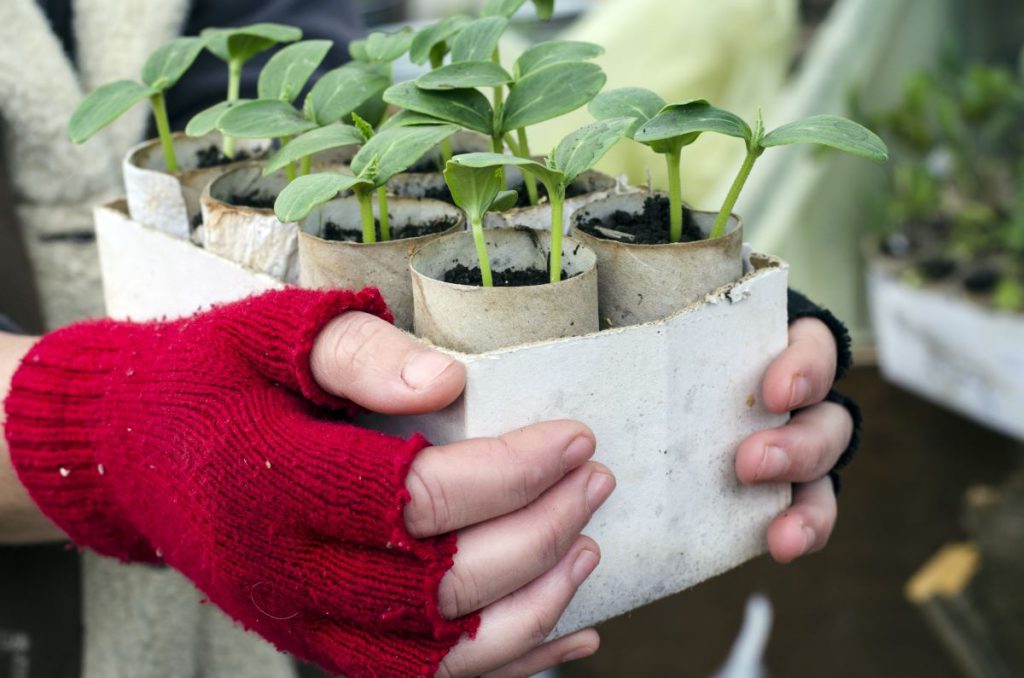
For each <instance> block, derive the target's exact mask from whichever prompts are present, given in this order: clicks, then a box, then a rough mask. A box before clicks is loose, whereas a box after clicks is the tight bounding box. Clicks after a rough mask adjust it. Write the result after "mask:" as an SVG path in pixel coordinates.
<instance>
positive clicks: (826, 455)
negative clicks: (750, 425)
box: [736, 318, 853, 563]
mask: <svg viewBox="0 0 1024 678" xmlns="http://www.w3.org/2000/svg"><path fill="white" fill-rule="evenodd" d="M835 374H836V343H835V339H834V338H833V336H832V333H831V332H830V331H829V329H828V328H827V327H826V326H825V324H824V323H822V322H821V321H820V320H816V319H814V318H801V319H799V320H797V321H796V322H794V323H793V324H792V325H790V327H789V347H788V348H787V349H786V350H785V351H783V353H782V355H780V356H779V357H778V358H777V359H776V360H775V361H774V362H773V363H772V364H771V365H770V366H769V367H768V371H767V372H766V373H765V377H764V384H763V387H762V398H763V399H764V404H765V406H766V407H767V408H768V409H769V410H770V411H772V412H778V413H783V412H789V411H792V410H797V409H799V410H800V412H799V413H797V414H796V415H794V416H793V418H792V419H791V420H790V421H789V422H788V423H787V424H786V425H785V426H783V427H781V428H777V429H769V430H766V431H758V432H757V433H755V434H753V435H751V436H750V437H749V438H747V439H746V440H744V441H743V443H741V444H740V447H739V450H738V452H737V454H736V474H737V476H739V479H740V481H741V482H743V483H746V484H756V483H778V482H791V483H794V488H793V504H792V506H790V507H789V509H787V510H786V511H785V512H784V513H782V515H780V516H778V517H777V518H776V519H775V520H774V521H773V522H772V523H771V525H769V527H768V550H769V551H770V552H771V554H772V557H773V558H775V560H777V561H778V562H780V563H788V562H790V561H792V560H794V559H796V558H798V557H800V556H802V555H806V554H809V553H813V552H815V551H818V550H820V549H822V548H823V547H824V546H825V544H826V543H828V539H829V536H830V535H831V534H832V528H833V527H834V526H835V523H836V497H835V492H834V491H833V489H832V481H831V479H830V478H829V477H828V472H829V471H830V470H831V469H832V467H833V466H835V463H836V461H837V460H838V459H839V456H840V455H841V454H842V453H843V451H844V450H845V449H846V447H847V446H848V445H849V443H850V437H851V436H852V435H853V419H852V418H851V417H850V413H849V412H848V411H847V410H846V408H845V407H842V406H841V405H837V404H835V403H831V402H823V401H824V399H825V396H826V395H828V392H829V390H830V389H831V388H832V382H833V381H834V379H835Z"/></svg>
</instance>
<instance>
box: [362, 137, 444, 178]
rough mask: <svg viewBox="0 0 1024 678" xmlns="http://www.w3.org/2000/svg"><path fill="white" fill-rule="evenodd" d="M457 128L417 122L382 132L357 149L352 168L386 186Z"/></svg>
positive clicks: (363, 176)
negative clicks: (392, 178)
mask: <svg viewBox="0 0 1024 678" xmlns="http://www.w3.org/2000/svg"><path fill="white" fill-rule="evenodd" d="M457 131H459V128H458V127H457V126H456V125H417V126H413V127H395V128H393V129H389V130H385V131H383V132H379V133H378V134H377V135H376V136H375V137H373V138H372V139H370V140H369V141H367V142H366V144H365V145H364V146H363V147H362V148H361V149H359V152H358V153H356V157H354V158H353V159H352V171H353V172H355V173H356V175H357V176H359V177H361V178H363V179H366V180H367V181H369V182H371V183H372V184H373V185H374V187H379V186H383V185H384V184H386V183H387V181H388V179H390V178H391V177H393V176H395V175H396V174H398V173H399V172H402V171H404V170H406V169H408V168H409V166H410V165H412V164H414V163H415V162H416V161H417V160H419V159H420V158H422V157H423V156H424V155H425V154H426V153H427V151H429V150H430V149H432V148H434V147H435V146H437V145H438V144H439V143H441V142H442V141H444V140H445V139H447V138H448V137H450V136H451V135H453V134H455V133H456V132H457Z"/></svg>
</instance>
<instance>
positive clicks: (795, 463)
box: [736, 402, 853, 485]
mask: <svg viewBox="0 0 1024 678" xmlns="http://www.w3.org/2000/svg"><path fill="white" fill-rule="evenodd" d="M852 435H853V418H852V417H851V416H850V412H849V411H848V410H847V409H846V408H845V407H843V406H841V405H837V404H835V403H832V402H824V403H819V404H817V405H814V406H813V407H808V408H807V409H805V410H801V411H800V412H798V413H797V414H796V415H794V416H793V418H792V419H790V421H789V423H787V424H786V425H785V426H783V427H781V428H774V429H768V430H765V431H758V432H757V433H754V434H753V435H751V436H750V437H748V438H747V439H746V440H744V441H743V442H742V443H740V447H739V450H737V452H736V475H737V477H739V479H740V482H743V483H746V484H748V485H749V484H754V483H770V482H791V483H806V482H810V481H812V480H817V479H818V478H820V477H822V476H823V475H825V474H826V473H828V472H829V471H830V470H831V469H832V467H834V466H835V465H836V461H838V460H839V457H840V456H841V455H842V454H843V451H844V450H845V449H846V448H847V446H848V445H849V444H850V437H851V436H852Z"/></svg>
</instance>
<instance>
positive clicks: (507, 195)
mask: <svg viewBox="0 0 1024 678" xmlns="http://www.w3.org/2000/svg"><path fill="white" fill-rule="evenodd" d="M517 204H519V192H518V191H501V192H500V193H498V195H497V196H495V198H494V202H492V203H491V206H490V207H488V208H487V211H488V212H504V211H506V210H510V209H512V208H513V207H515V206H516V205H517Z"/></svg>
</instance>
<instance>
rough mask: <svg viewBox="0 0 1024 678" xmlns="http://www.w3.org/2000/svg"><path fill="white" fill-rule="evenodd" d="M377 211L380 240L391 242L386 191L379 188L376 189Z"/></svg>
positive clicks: (383, 188) (383, 187)
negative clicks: (378, 213) (378, 214)
mask: <svg viewBox="0 0 1024 678" xmlns="http://www.w3.org/2000/svg"><path fill="white" fill-rule="evenodd" d="M377 210H378V211H379V212H380V239H381V240H382V241H383V242H387V241H389V240H391V217H390V216H389V215H388V189H387V188H386V187H385V186H381V187H380V188H378V189H377Z"/></svg>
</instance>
